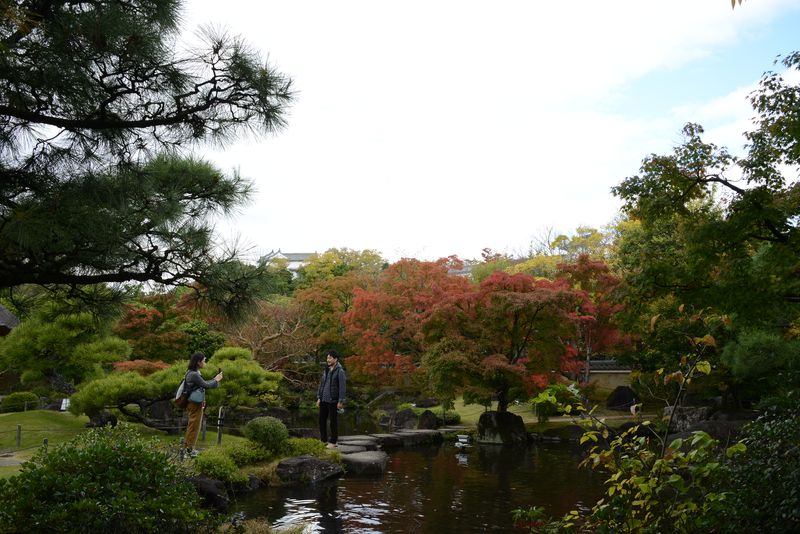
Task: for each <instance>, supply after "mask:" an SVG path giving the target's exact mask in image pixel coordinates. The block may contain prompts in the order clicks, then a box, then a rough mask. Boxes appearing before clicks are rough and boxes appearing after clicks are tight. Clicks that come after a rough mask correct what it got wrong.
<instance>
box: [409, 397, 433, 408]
mask: <svg viewBox="0 0 800 534" xmlns="http://www.w3.org/2000/svg"><path fill="white" fill-rule="evenodd" d="M438 405H439V400H438V399H419V400H418V401H415V402H414V406H416V407H417V408H433V407H434V406H438Z"/></svg>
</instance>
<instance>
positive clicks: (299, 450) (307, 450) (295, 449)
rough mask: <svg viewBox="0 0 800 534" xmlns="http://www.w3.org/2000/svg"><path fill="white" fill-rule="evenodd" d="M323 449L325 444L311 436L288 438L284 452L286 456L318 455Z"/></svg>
mask: <svg viewBox="0 0 800 534" xmlns="http://www.w3.org/2000/svg"><path fill="white" fill-rule="evenodd" d="M324 451H325V444H324V443H322V442H321V441H320V440H318V439H313V438H289V439H288V440H287V441H286V445H285V449H284V452H285V453H286V455H287V456H303V455H304V454H309V455H311V456H320V455H321V454H322V453H323V452H324Z"/></svg>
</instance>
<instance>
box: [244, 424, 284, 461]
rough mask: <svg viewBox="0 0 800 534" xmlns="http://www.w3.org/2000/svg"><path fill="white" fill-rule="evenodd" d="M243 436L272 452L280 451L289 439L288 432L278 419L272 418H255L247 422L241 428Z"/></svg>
mask: <svg viewBox="0 0 800 534" xmlns="http://www.w3.org/2000/svg"><path fill="white" fill-rule="evenodd" d="M243 432H244V435H245V436H246V437H247V438H248V439H251V440H253V441H255V442H256V443H258V444H260V445H263V446H264V447H265V448H266V449H267V450H269V451H272V452H277V451H280V450H281V449H282V447H283V445H284V443H286V440H288V439H289V431H288V430H287V429H286V425H284V424H283V423H282V422H281V421H280V420H279V419H276V418H274V417H269V416H266V417H256V418H255V419H252V420H250V421H248V422H247V424H246V425H244V428H243Z"/></svg>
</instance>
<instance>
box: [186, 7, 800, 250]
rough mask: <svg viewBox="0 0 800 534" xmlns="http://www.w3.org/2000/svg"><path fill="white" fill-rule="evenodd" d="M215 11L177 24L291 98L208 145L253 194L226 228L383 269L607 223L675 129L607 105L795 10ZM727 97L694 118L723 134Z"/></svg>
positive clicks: (731, 99) (669, 120)
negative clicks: (249, 137) (256, 57)
mask: <svg viewBox="0 0 800 534" xmlns="http://www.w3.org/2000/svg"><path fill="white" fill-rule="evenodd" d="M224 5H225V9H224V10H222V11H220V9H219V6H220V3H219V2H211V1H206V0H203V1H200V0H190V2H189V4H188V10H187V14H186V21H187V24H188V25H189V26H194V25H196V24H198V23H200V22H207V21H213V22H214V23H215V24H217V25H221V26H224V27H228V28H230V29H231V31H233V32H235V33H241V34H243V35H245V36H246V38H247V40H248V41H250V42H251V43H253V45H254V47H256V48H257V49H260V50H263V51H267V52H268V53H269V56H270V59H271V61H272V62H273V63H274V64H276V65H277V66H278V67H279V68H280V69H281V70H282V71H284V72H286V73H287V74H289V75H290V76H292V78H293V79H294V80H295V83H296V87H297V89H298V91H299V93H298V98H297V102H296V104H295V106H294V107H293V109H292V113H291V117H290V120H289V126H288V128H287V129H286V130H285V131H283V132H281V133H280V134H278V135H277V136H275V137H271V138H268V139H264V140H260V141H257V142H252V141H250V142H246V143H239V144H235V145H234V146H232V147H231V148H230V149H229V150H228V151H226V152H224V153H216V152H208V153H207V156H208V157H209V158H210V159H212V160H213V161H215V162H217V163H218V164H219V165H220V166H221V167H222V168H224V169H229V168H233V167H238V168H240V169H241V172H242V174H243V175H244V176H247V177H249V178H251V179H253V180H254V181H255V182H256V184H257V188H258V190H259V193H258V195H257V196H256V197H255V198H254V202H253V204H252V205H251V206H249V207H247V208H246V209H244V210H243V212H242V215H241V216H240V217H239V218H238V219H236V222H235V223H234V224H233V225H232V226H228V223H225V224H221V225H220V228H221V230H222V232H223V235H225V234H231V233H232V232H234V231H235V230H238V231H240V232H241V234H242V237H243V240H245V241H249V242H251V243H253V244H254V245H255V246H256V247H257V248H259V249H261V250H269V249H271V248H278V247H281V248H282V249H283V250H284V251H314V250H317V251H322V250H325V249H327V248H329V247H335V246H336V247H342V246H347V247H350V248H374V249H378V250H380V251H382V252H383V253H384V254H385V255H386V256H388V257H389V258H391V259H396V258H398V257H399V256H401V255H416V256H420V257H426V258H434V257H438V256H441V255H447V254H452V253H456V254H459V255H461V256H462V257H476V256H478V255H479V254H480V249H481V248H482V247H485V246H490V247H493V248H495V249H500V250H502V249H508V250H513V249H522V248H524V247H525V246H526V244H527V242H528V240H529V239H530V236H531V235H532V234H535V233H536V232H537V231H539V230H540V229H542V228H546V227H554V228H556V229H558V230H560V231H569V230H571V229H574V228H575V227H576V226H578V225H580V224H589V225H594V226H600V225H602V224H604V223H606V222H607V221H609V220H610V219H611V218H612V217H613V215H614V213H615V211H616V209H617V203H616V201H615V199H614V198H612V197H611V196H610V193H609V188H610V187H611V186H612V185H614V184H616V183H618V182H619V180H620V179H621V178H623V177H625V176H626V175H630V174H633V173H635V172H636V171H637V169H638V166H639V162H640V160H641V159H642V157H643V156H645V155H646V154H647V153H648V152H651V151H661V150H668V149H669V148H670V147H671V146H672V145H673V144H674V142H675V141H676V136H677V132H678V131H679V129H680V126H681V124H682V123H683V122H685V121H686V120H690V119H689V117H686V118H683V119H676V116H675V115H671V114H669V112H667V113H666V114H664V115H661V116H657V117H655V118H652V117H651V118H649V119H648V120H646V121H645V120H644V119H642V118H640V117H636V116H625V115H620V114H616V115H614V114H611V113H609V112H608V111H607V109H608V105H607V104H608V102H611V101H614V100H615V99H617V98H618V96H617V95H618V94H619V91H620V90H621V89H623V88H625V87H626V84H629V83H631V82H632V81H635V80H637V79H641V78H642V77H645V76H647V75H648V74H651V73H656V72H663V71H664V70H677V69H679V68H680V67H681V66H683V65H686V64H687V63H689V62H698V61H703V58H706V57H709V56H711V55H713V54H714V53H716V52H717V51H718V50H719V49H720V48H721V47H725V46H726V45H728V44H729V43H732V42H735V41H736V40H737V39H743V38H744V36H747V35H751V34H752V33H753V32H756V31H757V30H758V29H759V28H764V27H766V26H767V25H768V24H769V22H770V21H771V20H773V19H774V18H775V17H777V16H779V15H780V14H782V13H784V12H785V11H786V9H787V6H790V5H792V4H791V2H789V1H788V0H787V1H782V0H774V1H769V0H763V1H758V2H746V3H745V4H744V5H743V6H741V7H737V9H736V10H735V11H731V10H730V6H729V5H727V1H725V0H719V1H714V2H697V1H696V0H694V1H688V0H683V1H673V2H659V3H654V2H642V1H640V0H636V1H634V0H628V1H617V2H550V3H543V2H537V3H534V2H523V1H515V2H502V3H500V2H492V3H489V2H485V1H484V2H476V1H441V0H437V1H436V2H421V1H416V0H414V1H406V2H402V3H386V2H374V1H361V2H347V1H343V2H304V1H297V2H274V1H258V2H257V1H244V0H239V1H237V0H228V1H227V2H225V4H224ZM759 74H760V72H756V73H753V78H754V79H757V78H758V75H759ZM741 90H742V91H743V90H744V89H741ZM737 91H740V90H736V91H734V92H732V93H730V94H729V95H727V96H726V97H725V98H723V99H722V100H718V101H715V102H713V103H710V104H708V105H705V106H704V105H703V103H699V104H692V106H693V107H694V109H695V110H696V111H697V112H698V113H697V115H698V116H703V115H704V116H706V117H708V118H709V119H710V120H711V121H712V122H715V125H716V124H718V126H715V127H717V128H719V129H720V130H719V131H720V132H722V129H723V128H724V127H725V124H726V121H727V124H729V125H733V124H736V127H738V123H737V122H736V121H737V120H738V119H733V118H732V119H730V120H728V119H726V115H728V114H729V111H728V110H732V109H733V108H734V107H736V106H735V104H736V100H737V99H738V98H739V97H740V96H742V95H741V94H739V93H738V92H737ZM744 94H746V93H744ZM687 109H688V108H687ZM677 111H678V113H679V114H680V111H682V110H677ZM730 113H733V112H732V111H731V112H730ZM737 113H738V112H737ZM737 117H738V115H737ZM739 132H741V130H739ZM721 135H722V134H721ZM724 135H729V134H728V133H725V134H724Z"/></svg>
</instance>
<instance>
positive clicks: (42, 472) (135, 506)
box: [0, 425, 219, 532]
mask: <svg viewBox="0 0 800 534" xmlns="http://www.w3.org/2000/svg"><path fill="white" fill-rule="evenodd" d="M218 521H219V518H218V517H217V516H212V515H210V513H209V512H206V511H204V510H202V509H201V508H200V506H199V497H198V495H197V493H196V491H195V489H194V487H193V486H192V485H191V484H190V483H188V482H187V481H186V474H185V473H184V472H183V471H182V469H181V468H180V466H178V465H177V464H176V463H174V462H170V460H169V458H168V456H167V454H166V453H164V452H162V451H160V450H159V447H158V445H157V444H155V443H154V442H152V441H151V440H144V439H143V438H142V437H140V436H139V435H138V434H136V433H135V432H134V431H133V430H131V429H130V428H129V427H126V426H125V425H119V426H118V427H116V428H108V427H105V428H98V429H92V430H89V431H88V432H86V433H84V434H81V435H80V436H78V437H77V438H75V439H74V440H73V441H72V442H70V443H68V444H65V445H61V446H58V447H56V448H54V449H51V450H50V451H49V452H47V453H45V452H44V451H41V452H39V453H37V454H36V455H35V456H34V458H33V459H31V460H30V461H28V462H26V463H24V464H23V465H22V468H21V471H20V473H19V474H18V475H15V476H13V477H11V478H9V479H5V480H0V532H31V531H36V532H197V531H205V530H207V529H211V528H214V527H215V526H216V524H217V523H218Z"/></svg>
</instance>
